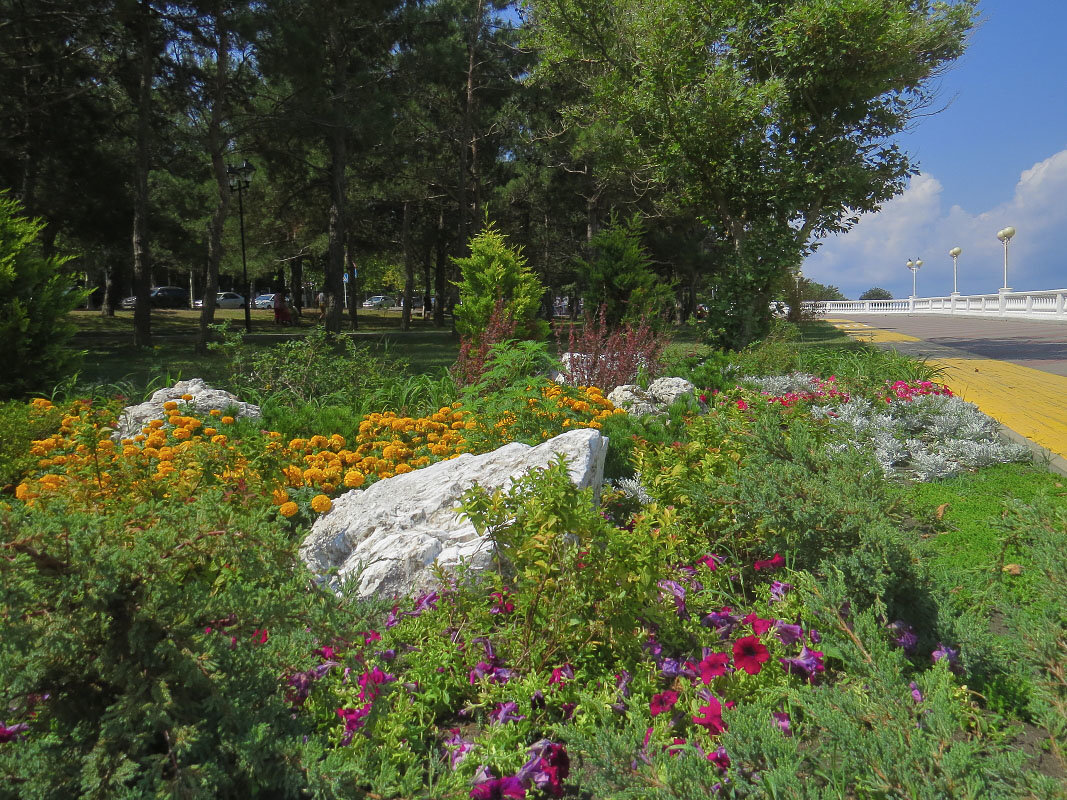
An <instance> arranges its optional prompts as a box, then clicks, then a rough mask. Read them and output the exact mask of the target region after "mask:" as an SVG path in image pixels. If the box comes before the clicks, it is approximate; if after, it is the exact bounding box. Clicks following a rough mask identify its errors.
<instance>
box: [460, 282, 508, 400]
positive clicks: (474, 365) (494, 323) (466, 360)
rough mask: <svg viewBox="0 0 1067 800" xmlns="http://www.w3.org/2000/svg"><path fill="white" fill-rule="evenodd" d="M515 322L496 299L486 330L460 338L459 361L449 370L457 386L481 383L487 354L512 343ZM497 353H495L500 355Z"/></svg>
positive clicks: (500, 301)
mask: <svg viewBox="0 0 1067 800" xmlns="http://www.w3.org/2000/svg"><path fill="white" fill-rule="evenodd" d="M517 328H518V322H516V320H515V319H514V317H512V316H511V315H510V314H509V313H508V310H507V308H506V307H505V306H504V299H503V298H499V297H498V298H497V300H496V303H495V304H494V305H493V312H492V313H491V314H490V315H489V320H488V322H487V323H486V326H485V330H483V331H482V332H481V334H480V335H477V336H475V335H463V336H461V337H460V342H459V357H458V358H457V359H456V363H455V366H454V367H453V368H452V375H453V376H454V377H455V379H456V383H458V384H459V385H460V386H471V385H472V384H476V383H478V382H479V381H480V380H481V377H482V373H483V372H485V370H486V367H487V362H488V361H489V360H490V358H491V356H490V351H491V350H493V349H494V348H496V347H497V346H501V345H503V346H505V347H506V346H507V344H508V343H511V342H513V341H514V340H515V330H516V329H517ZM499 352H500V351H497V355H499Z"/></svg>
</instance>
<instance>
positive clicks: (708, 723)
mask: <svg viewBox="0 0 1067 800" xmlns="http://www.w3.org/2000/svg"><path fill="white" fill-rule="evenodd" d="M698 711H699V712H700V713H699V714H695V715H694V716H693V722H695V723H696V724H697V725H700V726H701V727H702V728H704V730H706V731H707V732H708V735H709V736H715V735H717V734H719V733H722V732H723V731H724V730H726V723H724V722H723V721H722V703H720V702H719V698H717V697H715V696H714V695H713V696H712V697H710V698H709V699H708V702H707V704H706V705H702V706H701V707H700V708H699V709H698Z"/></svg>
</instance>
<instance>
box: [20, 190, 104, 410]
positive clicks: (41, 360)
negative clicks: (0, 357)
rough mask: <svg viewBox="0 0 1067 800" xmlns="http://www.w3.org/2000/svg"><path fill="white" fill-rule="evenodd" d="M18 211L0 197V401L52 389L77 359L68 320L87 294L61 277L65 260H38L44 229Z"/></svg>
mask: <svg viewBox="0 0 1067 800" xmlns="http://www.w3.org/2000/svg"><path fill="white" fill-rule="evenodd" d="M20 211H21V208H20V206H19V204H18V202H17V201H16V200H14V199H12V198H11V197H9V196H8V195H7V194H0V342H3V343H4V353H5V360H4V369H3V371H2V373H0V399H2V398H5V397H21V396H24V395H26V394H29V393H30V392H34V391H40V390H42V389H44V388H46V387H49V386H51V385H53V384H54V383H55V382H56V381H57V380H58V379H59V378H61V377H63V376H64V375H65V374H66V373H67V372H69V371H70V370H71V369H72V368H73V367H74V365H75V364H76V363H77V361H78V360H79V359H80V358H81V355H80V354H79V353H76V352H74V351H72V350H71V349H70V348H69V346H68V345H69V342H70V339H71V337H72V336H73V335H74V327H73V325H71V324H70V323H69V322H68V321H67V319H66V316H67V314H68V313H69V312H71V311H73V310H74V309H75V308H78V307H79V306H81V304H82V303H84V302H85V296H86V295H85V292H84V291H83V290H80V289H78V288H77V281H76V279H75V276H74V275H73V274H72V273H68V272H63V271H62V267H63V265H64V264H66V263H67V262H68V261H69V260H70V259H69V258H57V257H50V258H45V257H44V256H42V255H41V253H40V248H39V246H38V245H37V236H38V234H39V233H40V232H41V230H42V229H43V228H44V223H42V222H40V221H39V220H29V219H26V218H25V217H20V216H19V213H20Z"/></svg>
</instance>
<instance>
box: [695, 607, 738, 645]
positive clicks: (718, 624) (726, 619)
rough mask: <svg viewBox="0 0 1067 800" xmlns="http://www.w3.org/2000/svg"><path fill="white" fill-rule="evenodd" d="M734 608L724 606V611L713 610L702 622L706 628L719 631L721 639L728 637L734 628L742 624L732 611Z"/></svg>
mask: <svg viewBox="0 0 1067 800" xmlns="http://www.w3.org/2000/svg"><path fill="white" fill-rule="evenodd" d="M731 611H732V609H729V608H724V609H722V611H712V612H711V613H710V614H708V615H707V616H706V617H704V619H702V620H701V621H700V624H701V625H703V626H704V627H705V628H711V629H712V630H714V631H718V633H719V638H720V639H728V638H729V637H730V634H731V633H733V631H734V628H736V627H737V626H738V625H739V624H740V620H739V619H738V618H737V617H735V616H734V615H733V614H732V613H731Z"/></svg>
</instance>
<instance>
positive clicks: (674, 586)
mask: <svg viewBox="0 0 1067 800" xmlns="http://www.w3.org/2000/svg"><path fill="white" fill-rule="evenodd" d="M656 585H657V586H659V588H660V589H661V590H662V591H663V592H666V593H667V594H670V595H672V596H673V597H674V610H675V613H676V614H677V615H678V618H679V619H683V620H686V619H689V610H688V609H687V608H686V607H685V587H684V586H682V584H680V583H678V582H677V581H668V580H663V581H660V582H659V583H657V584H656ZM661 596H662V594H661Z"/></svg>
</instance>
